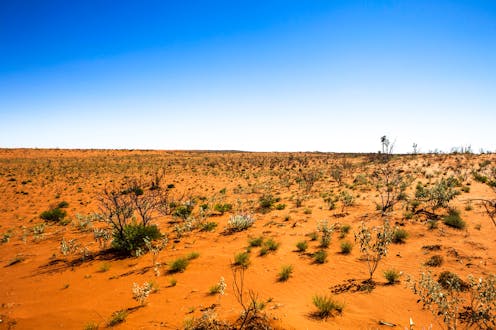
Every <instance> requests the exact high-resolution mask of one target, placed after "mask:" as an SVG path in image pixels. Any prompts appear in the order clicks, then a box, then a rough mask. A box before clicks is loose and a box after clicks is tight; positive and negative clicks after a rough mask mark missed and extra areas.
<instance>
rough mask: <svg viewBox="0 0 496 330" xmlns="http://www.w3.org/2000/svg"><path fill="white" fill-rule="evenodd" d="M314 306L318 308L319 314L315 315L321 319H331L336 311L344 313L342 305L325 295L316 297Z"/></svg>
mask: <svg viewBox="0 0 496 330" xmlns="http://www.w3.org/2000/svg"><path fill="white" fill-rule="evenodd" d="M313 304H314V305H315V307H317V312H316V313H315V314H316V315H317V316H318V317H320V318H326V317H329V316H331V314H332V313H333V312H334V311H336V312H338V313H342V312H343V308H344V305H343V304H342V303H338V302H336V301H335V300H334V299H333V298H332V297H330V296H323V295H322V296H321V295H315V296H314V297H313Z"/></svg>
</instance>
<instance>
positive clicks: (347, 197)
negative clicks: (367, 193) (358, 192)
mask: <svg viewBox="0 0 496 330" xmlns="http://www.w3.org/2000/svg"><path fill="white" fill-rule="evenodd" d="M339 200H340V201H341V213H344V211H345V209H346V208H347V207H350V206H353V203H354V202H355V198H354V197H353V195H351V194H350V193H349V192H347V191H342V192H341V193H340V194H339Z"/></svg>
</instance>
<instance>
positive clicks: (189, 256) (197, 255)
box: [186, 251, 200, 260]
mask: <svg viewBox="0 0 496 330" xmlns="http://www.w3.org/2000/svg"><path fill="white" fill-rule="evenodd" d="M199 256H200V253H198V252H196V251H193V252H191V253H189V254H188V255H187V256H186V259H188V260H194V259H197V258H198V257H199Z"/></svg>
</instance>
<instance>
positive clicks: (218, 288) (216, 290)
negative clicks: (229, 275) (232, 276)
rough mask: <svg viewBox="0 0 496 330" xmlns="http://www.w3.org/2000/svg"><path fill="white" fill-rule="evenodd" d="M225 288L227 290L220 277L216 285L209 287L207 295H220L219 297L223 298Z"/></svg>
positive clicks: (222, 278)
mask: <svg viewBox="0 0 496 330" xmlns="http://www.w3.org/2000/svg"><path fill="white" fill-rule="evenodd" d="M226 288H227V284H226V281H225V280H224V277H221V278H220V280H219V282H218V283H216V284H215V285H213V286H212V287H210V289H209V290H208V293H209V294H211V295H216V294H220V295H221V296H223V295H224V293H225V291H226Z"/></svg>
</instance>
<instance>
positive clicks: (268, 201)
mask: <svg viewBox="0 0 496 330" xmlns="http://www.w3.org/2000/svg"><path fill="white" fill-rule="evenodd" d="M277 201H278V200H277V199H276V198H274V197H273V196H272V195H271V194H263V195H262V196H260V198H259V199H258V203H259V205H260V208H261V209H265V210H269V209H271V208H272V207H273V206H274V204H275V203H276V202H277Z"/></svg>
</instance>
